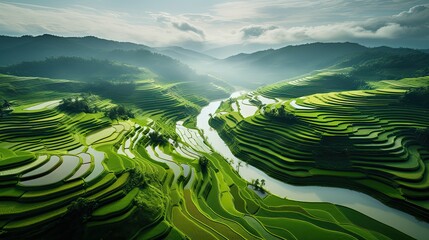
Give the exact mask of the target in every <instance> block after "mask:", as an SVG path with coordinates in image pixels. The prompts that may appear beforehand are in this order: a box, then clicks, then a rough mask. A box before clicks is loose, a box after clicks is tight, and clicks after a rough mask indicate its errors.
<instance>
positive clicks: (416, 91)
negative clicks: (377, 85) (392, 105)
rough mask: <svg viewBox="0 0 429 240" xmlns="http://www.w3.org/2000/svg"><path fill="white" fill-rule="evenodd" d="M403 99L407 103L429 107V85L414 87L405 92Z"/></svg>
mask: <svg viewBox="0 0 429 240" xmlns="http://www.w3.org/2000/svg"><path fill="white" fill-rule="evenodd" d="M401 101H402V102H403V103H405V104H411V105H416V106H422V107H425V108H429V87H421V88H412V89H410V90H408V91H407V92H406V93H405V94H404V96H403V97H402V99H401Z"/></svg>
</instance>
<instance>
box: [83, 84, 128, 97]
mask: <svg viewBox="0 0 429 240" xmlns="http://www.w3.org/2000/svg"><path fill="white" fill-rule="evenodd" d="M135 88H136V84H135V83H134V82H132V81H125V82H113V81H97V82H94V83H90V84H89V85H88V88H87V91H88V92H93V93H96V94H98V95H101V96H104V97H107V98H112V99H115V100H121V99H126V98H127V97H129V96H130V95H132V94H133V93H134V91H135Z"/></svg>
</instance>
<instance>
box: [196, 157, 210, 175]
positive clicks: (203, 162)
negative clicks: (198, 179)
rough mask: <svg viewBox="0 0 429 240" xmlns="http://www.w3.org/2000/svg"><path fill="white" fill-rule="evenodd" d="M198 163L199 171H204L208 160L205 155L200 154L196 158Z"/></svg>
mask: <svg viewBox="0 0 429 240" xmlns="http://www.w3.org/2000/svg"><path fill="white" fill-rule="evenodd" d="M198 165H200V168H201V171H202V172H203V173H206V172H207V169H208V166H209V160H208V159H207V158H206V157H205V156H200V157H199V158H198Z"/></svg>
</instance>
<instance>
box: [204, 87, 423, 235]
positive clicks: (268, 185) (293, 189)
mask: <svg viewBox="0 0 429 240" xmlns="http://www.w3.org/2000/svg"><path fill="white" fill-rule="evenodd" d="M240 94H243V92H240V93H233V94H232V95H231V97H237V96H239V95H240ZM220 102H221V100H217V101H213V102H211V103H210V104H209V105H207V106H206V107H204V108H203V109H202V110H201V113H200V114H199V115H198V117H197V127H198V128H199V129H201V130H203V133H204V136H205V137H206V138H207V141H208V143H210V145H211V146H212V147H213V149H214V150H215V151H216V152H218V153H219V154H221V155H222V156H223V157H225V158H226V159H228V160H233V163H231V164H233V165H234V168H236V167H237V164H238V163H239V162H242V161H241V160H240V159H238V158H237V157H235V156H234V155H233V154H232V152H231V150H230V149H229V148H228V146H227V145H226V144H225V142H224V141H223V140H222V139H221V138H220V136H219V134H218V133H217V132H216V130H214V129H213V128H211V127H210V125H209V122H208V121H209V118H210V116H209V114H214V113H215V112H216V109H217V108H218V107H219V105H220ZM243 163H244V162H243ZM239 172H240V176H241V177H242V178H244V179H245V180H247V181H248V182H250V181H251V180H252V179H257V178H259V179H265V189H267V190H268V191H269V192H271V193H272V194H275V195H277V196H280V197H285V198H287V199H290V200H296V201H304V202H329V203H333V204H337V205H341V206H345V207H349V208H351V209H354V210H356V211H359V212H361V213H363V214H365V215H367V216H370V217H372V218H373V219H376V220H378V221H380V222H382V223H384V224H386V225H389V226H391V227H393V228H396V229H398V230H400V231H402V232H404V233H406V234H408V235H410V236H412V237H414V238H416V239H427V237H428V236H429V223H426V222H423V221H419V220H418V219H416V218H415V217H414V216H412V215H410V214H407V213H405V212H402V211H400V210H397V209H394V208H391V207H389V206H386V205H385V204H383V203H382V202H380V201H378V200H377V199H375V198H373V197H371V196H369V195H366V194H364V193H361V192H357V191H352V190H349V189H343V188H335V187H320V186H294V185H290V184H287V183H284V182H281V181H279V180H277V179H274V178H272V177H270V176H268V175H267V174H266V173H264V172H263V171H261V170H259V169H257V168H255V167H253V166H251V165H247V164H242V166H241V167H240V170H239Z"/></svg>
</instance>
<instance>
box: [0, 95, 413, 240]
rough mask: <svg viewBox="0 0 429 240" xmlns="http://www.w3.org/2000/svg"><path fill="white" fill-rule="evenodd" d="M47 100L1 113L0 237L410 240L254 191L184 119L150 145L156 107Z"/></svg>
mask: <svg viewBox="0 0 429 240" xmlns="http://www.w3.org/2000/svg"><path fill="white" fill-rule="evenodd" d="M52 101H53V100H50V101H48V102H40V103H33V104H30V105H22V106H20V107H18V108H15V109H14V111H13V112H12V113H11V114H9V115H7V116H4V117H2V118H1V119H0V127H1V129H2V131H1V132H0V139H1V143H0V159H1V160H0V179H1V184H0V211H1V212H2V214H1V215H0V228H1V230H0V238H1V239H23V238H31V239H34V238H44V237H46V236H49V238H50V239H64V238H85V239H100V238H109V239H131V238H132V239H163V238H167V239H185V238H186V237H188V238H191V239H200V238H202V237H204V238H209V239H283V238H291V239H298V238H300V239H301V238H306V236H310V235H308V232H309V231H311V233H312V236H316V235H317V236H319V235H320V236H326V237H331V238H347V239H378V238H380V237H382V236H383V237H385V238H391V239H394V238H397V239H407V238H409V237H408V236H406V235H404V234H402V233H400V232H398V231H397V230H394V229H393V228H390V227H387V226H385V225H383V224H381V223H379V222H377V221H374V220H372V219H370V218H368V217H366V216H364V215H362V214H359V213H358V212H355V211H353V210H350V209H348V208H344V207H340V206H335V205H332V204H328V203H321V204H308V203H301V202H294V201H290V200H286V199H281V198H278V197H275V196H273V195H269V194H268V196H266V197H264V198H261V197H259V196H258V194H256V192H257V191H256V192H255V190H253V189H252V188H249V187H248V183H247V182H245V181H244V180H242V179H241V178H240V177H239V176H238V174H237V172H236V171H235V170H234V169H233V168H232V167H231V166H230V165H229V164H228V162H227V161H225V159H224V158H222V157H221V156H220V155H218V154H217V153H215V152H213V150H212V149H211V147H210V146H209V145H208V144H207V143H206V142H205V140H204V138H203V137H201V134H200V132H199V131H198V130H196V129H189V128H187V127H185V126H183V122H178V123H177V125H176V127H175V132H176V133H177V135H178V138H177V139H176V140H173V139H171V138H168V137H167V141H166V142H165V143H164V144H161V145H159V144H158V143H156V142H153V141H152V140H151V135H150V133H153V132H155V131H163V130H162V129H159V126H162V124H157V122H156V120H155V121H152V120H150V119H149V118H148V116H151V118H154V119H156V115H157V113H156V112H153V113H152V114H154V115H153V116H152V115H150V114H148V115H145V116H140V117H139V118H138V119H132V120H128V121H114V122H111V121H110V120H109V119H107V118H105V117H103V115H102V114H101V113H92V114H85V113H81V114H67V113H63V112H59V111H58V110H57V109H56V108H55V106H52V104H53V103H52ZM96 104H97V105H98V106H99V107H103V106H105V105H106V104H107V105H109V104H110V105H111V104H112V103H110V102H108V101H105V100H102V101H99V102H96ZM148 112H149V111H148ZM154 116H155V117H154ZM137 122H138V123H137ZM155 129H157V130H155ZM167 132H168V131H167ZM161 134H162V133H161ZM164 136H167V135H164ZM201 156H205V157H206V158H207V159H208V160H209V165H208V169H207V171H202V170H201V166H200V164H199V162H198V159H199V158H200V157H201ZM313 234H314V235H313Z"/></svg>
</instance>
